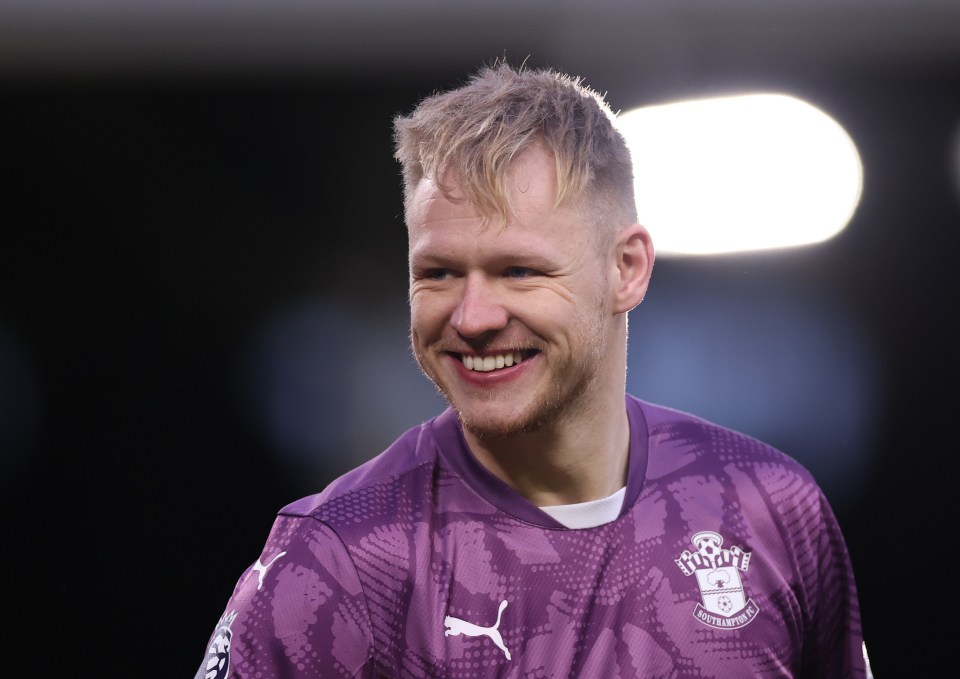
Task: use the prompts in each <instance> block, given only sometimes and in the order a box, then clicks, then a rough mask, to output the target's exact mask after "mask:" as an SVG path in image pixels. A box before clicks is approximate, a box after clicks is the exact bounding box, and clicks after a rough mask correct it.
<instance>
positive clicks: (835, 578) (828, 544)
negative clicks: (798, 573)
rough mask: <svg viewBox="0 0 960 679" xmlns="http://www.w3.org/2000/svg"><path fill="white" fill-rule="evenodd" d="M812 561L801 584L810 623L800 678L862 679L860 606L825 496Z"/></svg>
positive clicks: (820, 503) (843, 546)
mask: <svg viewBox="0 0 960 679" xmlns="http://www.w3.org/2000/svg"><path fill="white" fill-rule="evenodd" d="M819 512H820V522H819V523H820V525H819V527H820V530H819V534H818V536H817V539H816V542H815V550H816V553H815V554H816V563H815V567H814V568H812V569H810V570H809V571H808V573H809V577H808V578H807V582H806V583H805V587H806V589H807V592H808V605H809V608H810V612H811V614H812V615H811V619H810V622H809V626H808V628H807V635H806V640H805V643H804V653H803V668H804V669H803V676H804V677H811V678H814V677H816V678H817V679H832V678H834V677H836V678H837V679H840V678H846V677H867V676H868V671H867V667H866V660H865V657H864V644H863V636H862V632H861V621H860V608H859V604H858V599H857V588H856V583H855V581H854V575H853V567H852V565H851V562H850V556H849V553H848V551H847V546H846V542H845V541H844V538H843V535H842V533H841V530H840V526H839V524H838V523H837V520H836V517H835V516H834V513H833V511H832V509H831V508H830V505H829V504H828V502H827V500H826V498H825V497H824V496H823V494H822V493H821V494H820V495H819Z"/></svg>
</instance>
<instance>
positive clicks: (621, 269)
mask: <svg viewBox="0 0 960 679" xmlns="http://www.w3.org/2000/svg"><path fill="white" fill-rule="evenodd" d="M612 121H613V116H612V114H611V112H610V110H609V108H608V107H607V105H606V104H605V103H604V102H603V100H602V98H601V97H599V96H598V95H597V94H596V93H595V92H593V91H592V90H590V89H588V88H586V87H585V86H583V85H582V84H581V83H580V82H579V81H576V80H573V79H571V78H569V77H567V76H564V75H562V74H558V73H555V72H552V71H549V70H546V71H534V70H520V71H517V70H515V69H513V68H512V67H510V66H508V65H506V64H499V65H497V66H495V67H492V68H484V69H482V70H481V71H479V72H478V73H477V74H476V75H475V76H474V77H473V79H472V80H470V82H468V83H467V84H466V85H464V86H463V87H460V88H458V89H455V90H453V91H450V92H447V93H444V94H438V95H435V96H432V97H429V98H427V99H426V100H424V101H423V102H421V104H420V105H419V106H418V107H417V109H416V110H415V111H414V112H413V113H412V114H411V115H410V116H409V117H401V118H398V119H397V120H396V121H395V130H396V135H395V136H396V156H397V159H398V160H399V161H400V163H401V164H402V166H403V174H404V183H405V216H406V222H407V229H408V236H409V264H410V313H411V338H412V344H413V351H414V353H415V355H416V358H417V361H418V362H419V364H420V366H421V368H422V369H423V372H424V373H425V374H426V375H427V376H428V377H429V378H430V379H431V380H432V381H433V382H434V383H435V384H436V386H437V388H438V389H439V390H440V392H441V393H442V394H443V395H444V397H445V398H446V399H447V401H448V402H449V403H450V408H448V409H447V411H446V412H444V413H442V414H441V415H439V416H438V417H436V418H434V419H432V420H429V421H427V422H425V423H423V424H421V425H420V426H418V427H415V428H414V429H411V430H410V431H408V432H407V433H405V434H404V435H403V436H401V437H400V438H399V439H398V440H397V441H396V442H395V443H394V444H392V445H391V446H390V447H389V448H388V449H387V450H386V451H384V452H383V453H382V454H380V455H379V456H378V457H376V458H374V459H373V460H371V461H370V462H368V463H366V464H364V465H362V466H361V467H359V468H357V469H356V470H354V471H352V472H350V473H348V474H346V475H345V476H343V477H341V478H340V479H338V480H336V481H334V482H333V483H332V484H331V485H330V486H329V487H327V488H326V489H325V490H324V491H323V492H322V493H320V494H319V495H315V496H312V497H308V498H304V499H302V500H300V501H297V502H294V503H293V504H291V505H289V506H288V507H286V508H284V509H282V510H281V511H280V513H279V516H278V517H277V519H276V522H275V524H274V527H273V529H272V531H271V533H270V535H269V537H268V539H267V542H266V545H265V547H264V549H263V553H262V555H261V556H260V557H259V559H258V560H257V561H256V562H255V563H254V564H253V565H252V566H251V567H250V568H249V569H248V570H247V571H246V572H245V573H244V574H243V576H242V577H241V578H240V580H239V582H238V583H237V586H236V589H235V591H234V594H233V596H232V597H231V599H230V601H229V602H228V604H227V607H226V609H225V612H224V614H223V617H222V618H221V620H220V622H219V623H218V625H217V628H216V630H215V631H214V634H213V636H212V638H211V642H210V645H209V649H208V654H207V657H206V658H205V660H204V662H203V664H202V665H201V667H200V670H199V671H198V673H197V677H199V678H205V679H220V678H221V677H228V676H229V677H262V678H263V679H268V678H271V677H275V678H279V677H284V678H288V677H411V678H417V679H420V678H425V677H590V678H593V677H602V678H608V677H723V678H726V677H738V678H739V677H801V676H802V677H818V678H820V679H822V678H825V677H862V676H865V675H866V671H867V670H866V667H865V664H866V663H865V659H864V655H863V653H862V650H861V646H862V639H861V632H860V621H859V609H858V603H857V597H856V588H855V584H854V579H853V573H852V569H851V566H850V563H849V559H848V555H847V550H846V546H845V544H844V541H843V537H842V535H841V532H840V529H839V528H838V526H837V524H836V521H835V519H834V517H833V514H832V512H831V510H830V507H829V505H828V504H827V501H826V499H825V498H824V496H823V495H822V493H821V492H820V490H819V488H818V487H817V485H816V484H815V482H814V481H813V479H812V478H811V477H810V475H809V474H808V473H807V472H806V471H805V470H804V469H803V468H801V467H800V466H799V465H798V464H797V463H796V462H794V461H793V460H791V459H789V458H788V457H786V456H785V455H783V454H781V453H779V452H778V451H776V450H773V449H771V448H770V447H768V446H766V445H764V444H762V443H760V442H758V441H756V440H753V439H751V438H748V437H746V436H744V435H742V434H739V433H736V432H732V431H729V430H726V429H723V428H721V427H718V426H716V425H714V424H711V423H708V422H706V421H703V420H701V419H698V418H696V417H693V416H691V415H687V414H684V413H680V412H676V411H673V410H669V409H666V408H663V407H658V406H655V405H652V404H649V403H646V402H643V401H640V400H638V399H636V398H634V397H632V396H629V395H627V394H625V391H624V390H625V386H624V385H625V374H626V338H627V313H628V312H629V311H630V310H631V309H632V308H634V307H635V306H636V305H637V304H639V303H640V302H641V300H642V299H643V297H644V294H645V293H646V290H647V284H648V282H649V280H650V274H651V269H652V267H653V262H654V250H653V245H652V243H651V239H650V236H649V235H648V233H647V231H646V230H645V229H644V228H643V227H642V226H641V225H639V224H637V223H636V213H635V205H634V196H633V178H632V171H631V164H630V156H629V153H628V151H627V148H626V146H625V144H624V141H623V139H622V137H621V136H620V135H619V134H618V133H617V131H616V130H615V128H614V126H613V122H612Z"/></svg>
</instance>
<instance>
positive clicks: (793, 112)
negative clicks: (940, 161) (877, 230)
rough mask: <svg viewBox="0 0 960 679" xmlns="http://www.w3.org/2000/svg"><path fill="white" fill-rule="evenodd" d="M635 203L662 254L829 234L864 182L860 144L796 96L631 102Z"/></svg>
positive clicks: (754, 246)
mask: <svg viewBox="0 0 960 679" xmlns="http://www.w3.org/2000/svg"><path fill="white" fill-rule="evenodd" d="M617 120H618V123H617V124H618V127H619V129H620V131H621V132H622V133H623V135H624V137H625V138H626V140H627V145H628V146H629V147H630V152H631V154H632V156H633V162H634V174H635V185H636V194H637V210H638V213H639V216H640V222H641V223H642V224H644V225H645V226H646V227H647V228H648V229H649V230H650V233H651V236H652V238H653V243H654V247H655V248H656V250H657V253H658V254H667V255H671V254H672V255H681V254H698V255H704V254H719V253H730V252H743V251H750V250H764V249H770V248H783V247H790V246H795V245H804V244H809V243H817V242H821V241H824V240H827V239H829V238H831V237H833V236H835V235H836V234H837V233H839V232H840V231H842V230H843V228H844V227H845V226H846V225H847V223H848V222H849V221H850V218H851V217H852V216H853V212H854V210H855V209H856V206H857V203H858V202H859V200H860V194H861V190H862V187H863V167H862V165H861V163H860V156H859V154H858V153H857V149H856V146H855V145H854V143H853V141H852V140H851V139H850V136H849V135H848V134H847V133H846V131H845V130H844V129H843V128H842V127H841V126H840V125H839V124H838V123H837V122H836V121H835V120H834V119H833V118H831V117H830V116H828V115H827V114H826V113H824V112H823V111H821V110H820V109H817V108H815V107H814V106H812V105H810V104H808V103H807V102H804V101H801V100H800V99H797V98H795V97H791V96H787V95H782V94H750V95H741V96H735V97H724V98H717V99H702V100H696V101H684V102H678V103H674V104H664V105H660V106H649V107H644V108H639V109H634V110H632V111H628V112H626V113H623V114H622V115H620V116H619V117H618V119H617Z"/></svg>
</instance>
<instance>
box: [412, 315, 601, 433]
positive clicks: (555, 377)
mask: <svg viewBox="0 0 960 679" xmlns="http://www.w3.org/2000/svg"><path fill="white" fill-rule="evenodd" d="M580 334H581V336H580V337H579V341H578V348H579V350H580V351H579V352H578V353H576V354H575V355H573V356H569V357H566V358H565V359H564V360H563V361H561V362H560V363H557V364H554V365H553V366H552V367H551V368H550V372H549V374H548V375H546V377H545V380H546V381H547V388H546V389H541V390H538V391H537V392H535V393H533V394H531V395H530V396H529V397H525V398H528V399H529V400H530V401H529V403H517V404H516V405H517V406H520V408H519V409H518V410H517V411H516V416H515V417H513V418H509V419H507V418H503V417H484V416H483V415H480V414H478V415H475V416H472V415H471V414H470V413H469V412H466V409H465V408H462V407H460V406H458V404H457V401H456V399H455V398H454V397H453V395H452V390H451V389H450V387H449V386H447V385H445V383H444V380H443V378H442V377H441V375H440V374H439V373H440V371H439V370H432V369H431V368H430V367H429V363H428V362H427V361H426V360H424V357H423V356H422V355H421V354H420V352H418V351H417V350H416V347H414V357H415V358H416V360H417V363H418V364H419V366H420V370H421V371H422V372H423V374H424V375H425V376H426V377H427V378H428V379H429V380H430V381H431V382H433V385H434V387H435V388H436V390H437V393H438V394H439V395H440V396H441V398H443V399H444V400H445V401H446V402H447V403H448V404H449V405H450V406H451V407H452V408H453V409H454V411H455V412H456V413H457V416H458V417H459V419H460V422H461V424H462V425H463V427H464V428H465V429H466V430H468V431H469V432H470V433H472V434H473V435H474V436H476V437H477V438H481V439H497V438H504V437H509V436H515V435H517V434H524V433H529V432H536V431H541V430H545V429H548V428H550V427H554V426H556V425H558V424H561V423H563V422H564V421H565V420H567V419H568V418H570V417H571V416H573V415H574V413H579V411H581V410H583V409H584V407H585V406H586V404H585V403H584V401H585V397H587V396H588V395H589V394H591V393H592V392H593V391H595V390H596V388H598V387H595V383H596V382H597V381H598V380H599V379H600V375H601V373H602V372H603V371H602V370H601V369H600V366H601V363H602V359H603V347H604V346H605V342H604V337H603V322H602V318H601V315H600V313H598V314H597V315H596V316H595V317H593V318H591V319H589V320H588V321H587V322H585V323H584V327H583V328H582V329H581V333H580ZM427 351H428V352H431V353H432V354H433V355H434V356H439V355H442V353H443V352H442V350H439V349H435V348H433V347H431V348H429V349H427ZM541 353H542V354H543V356H542V357H541V358H540V359H538V360H548V361H549V360H551V356H550V355H549V354H550V350H549V348H546V349H544V350H543V351H542V352H541ZM467 398H468V399H470V400H472V401H473V402H478V401H481V400H486V401H488V402H494V403H495V402H497V401H499V402H501V403H502V402H503V401H507V400H509V399H515V398H517V396H516V395H514V394H510V393H508V394H490V393H485V392H481V391H475V392H473V393H468V394H467ZM481 409H482V406H481Z"/></svg>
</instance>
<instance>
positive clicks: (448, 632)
mask: <svg viewBox="0 0 960 679" xmlns="http://www.w3.org/2000/svg"><path fill="white" fill-rule="evenodd" d="M506 607H507V601H506V599H504V600H503V601H501V602H500V609H499V610H498V611H497V622H496V623H495V624H494V625H493V626H492V627H481V626H480V625H475V624H473V623H472V622H467V621H466V620H461V619H460V618H455V617H453V616H452V615H448V616H447V617H445V618H444V619H443V626H444V627H446V628H447V629H445V630H444V631H443V636H445V637H449V636H456V635H458V634H462V635H464V636H467V637H489V638H490V641H492V642H493V643H495V644H496V645H497V647H498V648H499V649H500V650H501V651H503V654H504V655H505V656H507V660H510V651H508V650H507V647H506V646H504V645H503V637H501V636H500V630H499V629H498V628H499V627H500V616H502V615H503V609H504V608H506Z"/></svg>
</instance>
